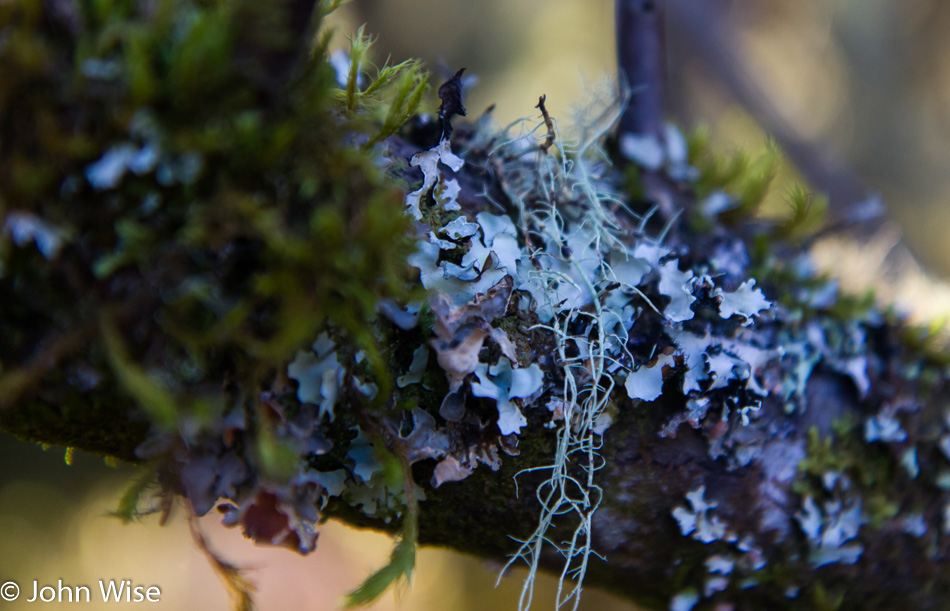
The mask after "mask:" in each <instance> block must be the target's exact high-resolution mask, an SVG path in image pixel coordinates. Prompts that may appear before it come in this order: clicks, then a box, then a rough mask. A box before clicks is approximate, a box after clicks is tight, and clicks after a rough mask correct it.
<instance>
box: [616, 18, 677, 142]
mask: <svg viewBox="0 0 950 611" xmlns="http://www.w3.org/2000/svg"><path fill="white" fill-rule="evenodd" d="M615 7H616V27H617V68H618V71H619V73H620V79H621V83H622V84H624V85H626V86H627V87H629V88H630V102H629V103H628V105H627V108H626V110H625V111H624V113H623V115H622V116H621V118H620V133H621V134H624V133H633V134H643V135H646V134H652V135H656V136H659V135H660V134H661V133H662V128H663V114H664V111H665V106H664V89H665V84H664V82H665V79H666V45H665V34H664V30H665V27H664V21H665V17H664V15H665V13H666V0H616V4H615Z"/></svg>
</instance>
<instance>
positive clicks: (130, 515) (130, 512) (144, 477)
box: [113, 467, 156, 524]
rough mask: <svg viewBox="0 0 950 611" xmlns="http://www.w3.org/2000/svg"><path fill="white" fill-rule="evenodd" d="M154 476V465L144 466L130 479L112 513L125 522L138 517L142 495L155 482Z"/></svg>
mask: <svg viewBox="0 0 950 611" xmlns="http://www.w3.org/2000/svg"><path fill="white" fill-rule="evenodd" d="M155 477H156V470H155V467H144V468H143V469H142V471H141V474H140V475H139V476H138V477H136V478H135V479H134V480H133V481H132V483H131V484H130V485H129V487H128V488H127V489H126V491H125V492H124V493H123V494H122V498H120V499H119V505H118V507H116V510H115V512H113V515H115V517H117V518H119V519H120V520H122V521H123V522H125V523H126V524H128V523H129V522H131V521H132V520H134V519H136V518H138V517H139V516H140V515H141V511H140V510H139V505H140V504H141V500H142V497H143V496H144V495H145V493H146V492H147V491H148V489H149V488H150V487H151V486H152V485H153V484H154V483H155Z"/></svg>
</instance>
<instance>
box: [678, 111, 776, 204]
mask: <svg viewBox="0 0 950 611" xmlns="http://www.w3.org/2000/svg"><path fill="white" fill-rule="evenodd" d="M687 146H688V151H689V160H690V164H691V165H693V166H694V167H696V168H697V169H698V170H699V178H698V179H697V180H696V183H695V189H696V195H697V197H698V199H700V200H702V199H703V198H705V197H707V196H709V195H710V194H711V193H713V192H714V191H719V190H721V191H725V192H726V193H729V194H730V195H732V196H734V197H735V198H736V200H737V202H738V206H736V207H735V208H733V209H731V210H729V211H727V212H726V213H724V214H723V215H721V216H720V218H721V219H722V220H723V221H724V222H727V223H735V222H742V221H745V220H746V219H748V218H749V216H751V215H752V214H754V213H755V212H756V211H757V210H758V209H759V206H761V204H762V202H763V201H764V200H765V197H766V195H768V193H769V188H770V187H771V185H772V181H773V180H774V179H775V175H776V173H777V172H778V168H779V164H780V162H781V154H780V153H779V151H778V149H777V148H776V147H775V146H774V144H772V143H771V142H770V143H769V146H768V147H767V149H766V151H765V153H763V154H762V155H760V156H759V157H757V158H754V159H753V158H752V157H750V156H749V154H748V153H746V152H744V151H737V152H735V153H733V154H731V155H724V154H719V153H714V152H713V149H712V147H711V146H710V143H709V132H708V131H706V130H703V129H698V130H696V131H695V132H693V133H692V134H690V135H689V137H688V138H687Z"/></svg>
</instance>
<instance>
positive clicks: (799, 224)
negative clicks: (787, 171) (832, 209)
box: [776, 185, 828, 242]
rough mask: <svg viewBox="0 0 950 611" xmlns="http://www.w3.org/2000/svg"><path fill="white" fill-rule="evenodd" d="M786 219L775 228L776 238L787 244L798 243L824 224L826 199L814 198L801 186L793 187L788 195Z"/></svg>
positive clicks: (826, 208)
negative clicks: (787, 242) (785, 241)
mask: <svg viewBox="0 0 950 611" xmlns="http://www.w3.org/2000/svg"><path fill="white" fill-rule="evenodd" d="M788 206H789V208H790V212H789V215H788V217H786V218H785V219H783V220H782V222H781V223H780V224H779V226H778V227H777V228H776V236H777V237H778V238H780V239H783V240H787V241H789V242H800V241H802V240H804V239H805V238H807V237H809V236H812V235H814V234H815V232H816V231H818V229H820V228H821V226H822V224H823V223H824V222H825V217H826V215H827V212H828V198H826V197H824V196H816V195H813V194H811V193H809V192H808V191H806V190H805V189H804V188H803V187H802V186H801V185H794V186H793V187H792V188H791V190H790V192H789V194H788Z"/></svg>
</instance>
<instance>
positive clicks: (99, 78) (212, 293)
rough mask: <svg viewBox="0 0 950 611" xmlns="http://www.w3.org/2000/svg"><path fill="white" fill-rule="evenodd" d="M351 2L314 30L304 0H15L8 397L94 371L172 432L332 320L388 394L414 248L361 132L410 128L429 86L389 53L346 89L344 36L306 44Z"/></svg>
mask: <svg viewBox="0 0 950 611" xmlns="http://www.w3.org/2000/svg"><path fill="white" fill-rule="evenodd" d="M343 3H344V2H343V1H341V0H325V1H324V2H322V3H320V5H319V7H317V9H316V16H315V18H314V23H313V24H312V26H313V27H312V28H311V29H310V30H308V31H306V32H301V31H299V30H300V28H299V26H295V23H297V22H299V18H300V15H298V14H295V13H294V11H295V10H299V6H300V5H302V4H304V3H300V2H292V1H290V0H283V1H280V2H273V3H264V4H260V3H252V2H250V1H237V2H224V1H210V2H203V1H201V2H199V1H197V0H195V1H192V0H170V1H168V2H159V3H152V2H144V1H143V2H135V1H130V0H88V1H84V2H76V3H68V2H67V3H62V11H59V12H56V13H47V9H46V8H45V4H44V3H41V2H39V1H37V0H12V1H11V2H5V3H3V4H2V5H0V64H2V65H3V66H4V68H3V72H4V75H3V78H2V80H0V142H2V143H3V146H2V147H0V301H2V303H4V308H3V310H2V312H0V333H2V334H3V336H4V338H5V340H4V342H3V345H2V347H0V403H3V404H5V405H8V406H14V405H17V404H18V403H21V402H23V401H26V400H28V399H29V398H30V397H31V396H33V395H34V394H36V393H37V392H39V391H40V389H41V388H42V386H43V384H42V382H43V380H44V376H48V375H50V371H51V370H52V368H53V367H57V368H60V369H64V368H66V369H68V368H81V369H83V370H92V371H95V372H96V373H97V375H103V376H104V379H103V380H102V381H100V382H98V384H99V388H98V389H97V392H99V393H102V392H104V391H105V389H106V388H107V387H112V388H122V389H123V390H124V393H125V394H126V395H127V396H129V397H131V398H132V399H133V400H134V401H135V403H137V404H138V405H139V406H140V407H141V408H142V409H143V410H144V411H146V412H147V413H148V414H149V416H150V417H151V418H152V419H153V420H154V421H155V422H157V423H160V424H161V425H162V426H164V427H171V426H173V425H174V423H175V421H176V419H177V418H179V417H180V415H181V412H182V410H187V411H188V412H189V413H192V414H193V413H194V412H200V411H202V410H204V411H207V409H210V408H209V406H212V407H213V406H214V405H219V404H225V403H228V404H230V403H233V402H234V401H236V400H237V401H243V400H244V399H245V397H243V396H241V395H240V393H239V391H235V390H229V389H233V388H234V387H233V386H231V385H227V384H226V385H224V387H223V388H222V385H221V381H222V380H229V379H230V380H243V381H247V382H251V384H250V385H249V386H245V387H244V388H245V389H246V390H247V389H249V388H250V387H251V386H253V384H254V383H265V382H266V380H268V379H271V378H272V376H273V372H274V371H276V370H277V369H278V368H279V367H280V366H281V365H282V364H283V363H285V362H286V361H287V360H289V359H290V358H292V356H293V353H294V351H295V350H297V349H299V348H300V347H301V346H303V345H306V344H307V343H308V342H310V341H312V340H313V337H315V336H316V335H317V333H318V332H319V330H320V329H323V328H325V327H326V326H327V325H328V324H332V325H334V326H336V327H337V328H338V329H340V330H341V333H342V338H343V339H345V340H346V341H349V342H350V343H351V344H353V345H354V346H355V347H358V348H361V349H363V350H365V351H366V353H367V355H368V357H369V360H370V362H371V364H373V366H374V369H375V372H376V374H377V376H378V377H380V378H381V379H380V380H379V385H380V387H381V389H383V390H386V389H387V388H388V381H387V379H386V374H385V367H384V361H383V358H382V356H381V355H380V351H379V350H378V348H377V347H376V345H375V340H374V338H373V336H372V333H371V331H370V330H369V329H368V328H367V325H366V324H365V321H366V320H368V319H371V318H372V317H373V316H374V315H375V314H374V312H375V307H376V304H377V302H378V301H379V299H381V298H385V297H401V296H405V295H407V291H408V289H407V286H408V283H407V280H408V277H409V274H408V268H407V266H406V264H405V260H406V257H407V255H408V254H409V253H410V252H411V249H412V247H413V246H412V243H411V241H410V240H409V238H408V236H409V234H410V232H409V231H408V226H409V225H408V221H407V219H406V218H405V217H404V215H403V214H402V206H403V203H402V196H401V193H400V192H399V191H398V190H397V189H394V188H393V187H392V186H391V183H389V182H387V181H386V179H385V178H384V177H383V175H382V173H381V171H380V170H379V169H378V168H377V167H376V164H375V161H376V160H375V157H374V154H373V153H372V152H371V151H370V150H369V149H368V148H367V149H365V150H361V149H360V148H358V147H354V146H352V145H351V144H350V143H352V142H354V141H355V142H357V143H360V142H363V143H368V144H369V145H371V144H372V143H375V142H378V141H379V140H380V139H382V138H385V137H387V136H388V135H390V134H392V133H393V132H394V131H395V130H397V129H398V128H399V127H400V126H401V124H402V123H403V122H404V121H405V120H406V118H408V116H409V115H410V114H411V113H412V112H413V110H414V109H415V108H416V107H417V106H418V104H419V101H420V99H421V96H422V95H423V93H424V91H425V89H426V77H425V75H424V74H423V72H422V70H421V67H420V66H419V64H417V63H415V62H404V63H401V64H397V65H395V66H384V67H383V68H382V69H380V70H379V72H378V74H377V76H376V77H375V78H374V79H372V80H371V82H370V83H369V85H368V86H366V87H364V88H362V89H360V88H356V89H354V90H353V91H352V92H351V93H349V94H345V97H346V99H345V100H340V99H339V98H338V93H345V92H344V91H343V90H341V89H340V88H339V87H338V85H337V84H336V82H335V78H334V71H333V69H332V68H331V67H330V65H329V64H328V62H327V49H326V44H327V37H326V36H322V37H321V36H314V38H313V40H314V41H315V43H314V45H313V48H312V49H311V52H310V53H309V54H308V53H307V52H302V53H301V52H300V50H301V49H306V48H307V45H306V43H305V42H304V41H302V40H300V36H302V35H306V36H310V35H313V34H314V32H316V30H317V29H318V27H319V24H318V22H319V20H320V18H321V17H322V16H323V15H325V14H327V13H329V12H331V11H332V10H334V9H335V8H337V7H338V6H340V5H342V4H343ZM57 6H59V5H57ZM295 28H296V29H295ZM354 48H357V49H360V50H361V53H362V55H361V56H360V58H358V59H362V58H363V57H365V55H366V51H367V50H368V48H369V41H368V40H367V39H366V38H364V37H363V36H362V33H360V34H358V35H357V36H356V37H355V38H354ZM359 65H360V62H359V61H355V62H354V66H355V69H359ZM357 76H358V75H357V74H356V73H355V72H353V73H351V81H352V82H353V83H356V81H357V80H358V79H357V78H356V77H357ZM44 240H47V242H44ZM50 240H51V241H52V242H48V241H50ZM50 243H53V244H55V245H56V247H55V248H52V249H50V248H44V245H48V244H50ZM106 309H108V311H109V312H110V315H109V317H108V319H105V318H104V319H102V320H103V321H105V322H103V323H102V324H100V318H99V312H102V311H105V310H106ZM75 329H84V330H91V332H89V333H88V334H87V335H85V336H82V337H81V338H80V339H81V341H73V342H64V341H60V340H61V339H62V338H64V337H68V336H69V334H70V331H71V330H75ZM86 340H91V341H86ZM49 345H63V346H65V347H64V348H63V349H62V350H60V351H59V352H57V353H56V354H55V355H52V356H50V357H49V358H47V359H45V360H44V359H40V358H37V359H36V360H37V363H36V364H35V365H34V366H31V365H30V363H29V362H28V359H27V356H30V355H35V354H36V352H35V351H36V350H38V349H39V350H41V349H42V348H41V347H42V346H49ZM73 377H75V376H73ZM74 384H77V385H78V384H79V382H74ZM235 392H237V393H238V394H237V395H235V394H234V393H235ZM196 397H197V398H200V400H199V399H196ZM45 398H46V399H47V400H50V401H52V402H54V403H55V402H57V401H59V400H60V399H62V397H61V396H60V397H57V394H56V393H52V392H50V391H46V397H45ZM202 405H203V406H204V407H201V406H202ZM199 408H200V409H199ZM212 411H213V410H212Z"/></svg>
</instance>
